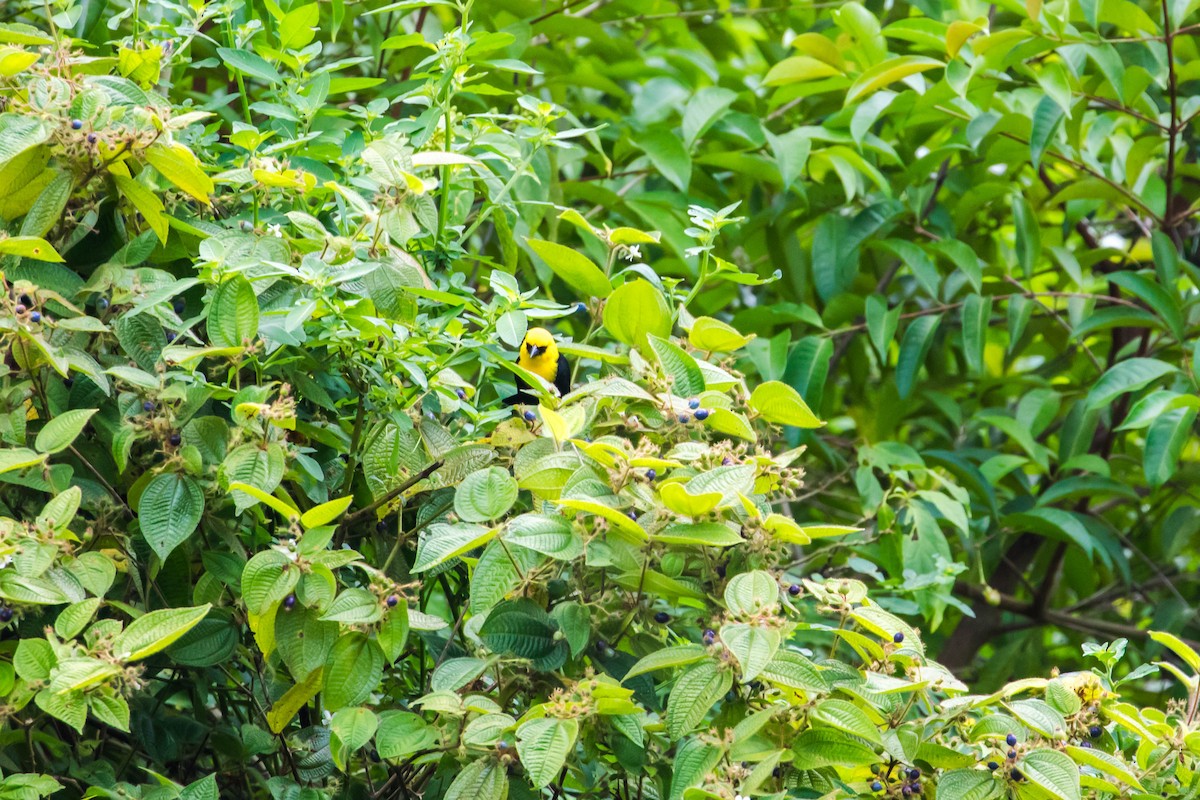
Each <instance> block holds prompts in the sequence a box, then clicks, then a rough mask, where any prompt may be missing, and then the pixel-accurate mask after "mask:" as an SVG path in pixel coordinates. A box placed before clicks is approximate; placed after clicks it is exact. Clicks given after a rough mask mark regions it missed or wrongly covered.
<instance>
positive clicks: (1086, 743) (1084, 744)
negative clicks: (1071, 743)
mask: <svg viewBox="0 0 1200 800" xmlns="http://www.w3.org/2000/svg"><path fill="white" fill-rule="evenodd" d="M1079 746H1080V747H1082V748H1083V749H1084V750H1091V749H1092V743H1091V742H1089V741H1088V740H1087V739H1084V740H1083V741H1082V742H1080V743H1079Z"/></svg>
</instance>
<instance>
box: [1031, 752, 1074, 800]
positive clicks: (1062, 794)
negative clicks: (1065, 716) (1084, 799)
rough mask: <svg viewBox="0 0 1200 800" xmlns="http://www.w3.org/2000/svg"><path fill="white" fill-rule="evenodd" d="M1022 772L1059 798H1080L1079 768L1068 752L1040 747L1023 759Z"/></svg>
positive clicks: (1038, 785) (1068, 799)
mask: <svg viewBox="0 0 1200 800" xmlns="http://www.w3.org/2000/svg"><path fill="white" fill-rule="evenodd" d="M1020 769H1021V773H1022V774H1023V775H1024V776H1025V777H1026V778H1027V779H1028V780H1029V781H1030V782H1031V783H1033V784H1034V785H1035V786H1037V787H1038V788H1040V789H1042V790H1044V791H1046V792H1047V793H1048V794H1050V796H1052V797H1056V798H1058V799H1059V800H1080V797H1081V793H1080V788H1079V768H1078V767H1076V766H1075V762H1073V761H1072V760H1071V757H1070V756H1068V755H1067V754H1066V753H1060V752H1058V751H1057V750H1050V749H1048V748H1039V749H1037V750H1033V751H1031V752H1029V753H1026V754H1025V757H1024V758H1023V759H1021V764H1020Z"/></svg>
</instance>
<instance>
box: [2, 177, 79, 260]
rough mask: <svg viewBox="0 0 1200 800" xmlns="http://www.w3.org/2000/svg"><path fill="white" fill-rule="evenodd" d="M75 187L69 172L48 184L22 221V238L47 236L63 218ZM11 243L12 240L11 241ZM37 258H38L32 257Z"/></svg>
mask: <svg viewBox="0 0 1200 800" xmlns="http://www.w3.org/2000/svg"><path fill="white" fill-rule="evenodd" d="M73 186H74V178H73V176H72V175H71V173H69V172H60V173H58V174H56V175H55V176H54V178H53V179H52V180H51V181H50V182H49V183H48V184H46V188H45V189H42V192H41V194H39V195H38V197H37V200H35V201H34V203H33V206H31V207H30V209H29V212H28V213H27V214H26V215H25V219H23V220H22V221H21V237H27V238H29V239H36V238H37V237H41V236H45V235H46V234H47V233H48V232H49V231H50V229H51V228H53V227H54V226H55V225H56V224H57V223H58V221H59V219H60V218H61V217H62V212H63V209H64V208H66V207H67V200H68V199H70V197H71V189H72V188H73ZM9 241H11V240H9ZM3 244H4V243H3V241H0V247H2V246H3ZM51 250H53V248H51ZM30 258H37V256H30ZM40 260H41V261H55V260H57V261H62V259H61V258H58V259H54V258H42V259H40Z"/></svg>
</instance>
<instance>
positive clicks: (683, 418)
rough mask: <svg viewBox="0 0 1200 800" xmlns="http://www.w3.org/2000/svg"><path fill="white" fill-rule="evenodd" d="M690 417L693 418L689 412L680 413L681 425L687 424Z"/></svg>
mask: <svg viewBox="0 0 1200 800" xmlns="http://www.w3.org/2000/svg"><path fill="white" fill-rule="evenodd" d="M689 419H691V418H690V417H689V416H688V415H687V414H680V415H679V423H680V424H681V425H686V424H687V422H688V420H689Z"/></svg>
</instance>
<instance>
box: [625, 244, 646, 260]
mask: <svg viewBox="0 0 1200 800" xmlns="http://www.w3.org/2000/svg"><path fill="white" fill-rule="evenodd" d="M641 257H642V248H641V247H639V246H638V245H636V244H631V245H629V247H627V248H625V260H626V261H637V260H638V259H639V258H641Z"/></svg>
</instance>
